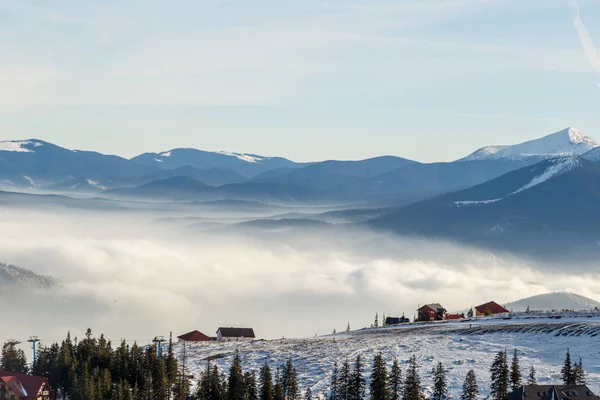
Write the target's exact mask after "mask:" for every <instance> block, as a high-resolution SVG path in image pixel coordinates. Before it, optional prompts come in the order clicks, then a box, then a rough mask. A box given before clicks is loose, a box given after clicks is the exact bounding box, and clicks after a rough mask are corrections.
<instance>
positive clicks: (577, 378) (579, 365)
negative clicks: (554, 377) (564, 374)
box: [573, 358, 585, 385]
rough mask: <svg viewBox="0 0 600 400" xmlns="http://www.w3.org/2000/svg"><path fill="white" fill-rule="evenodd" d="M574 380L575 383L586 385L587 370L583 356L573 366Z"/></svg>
mask: <svg viewBox="0 0 600 400" xmlns="http://www.w3.org/2000/svg"><path fill="white" fill-rule="evenodd" d="M573 380H574V382H575V385H585V370H584V369H583V361H582V360H581V358H580V359H579V362H576V363H575V365H574V366H573Z"/></svg>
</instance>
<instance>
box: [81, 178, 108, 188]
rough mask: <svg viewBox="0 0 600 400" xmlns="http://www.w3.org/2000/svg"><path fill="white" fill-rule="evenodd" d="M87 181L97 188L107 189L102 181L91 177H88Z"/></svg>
mask: <svg viewBox="0 0 600 400" xmlns="http://www.w3.org/2000/svg"><path fill="white" fill-rule="evenodd" d="M85 181H86V182H87V184H88V185H90V186H93V187H95V188H98V189H102V190H106V187H104V186H102V185H101V184H100V182H98V181H93V180H91V179H86V180H85Z"/></svg>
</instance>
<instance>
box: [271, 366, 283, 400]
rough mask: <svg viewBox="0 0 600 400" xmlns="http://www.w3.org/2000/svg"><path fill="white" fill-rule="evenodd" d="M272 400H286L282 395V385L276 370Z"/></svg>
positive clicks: (278, 372) (279, 374)
mask: <svg viewBox="0 0 600 400" xmlns="http://www.w3.org/2000/svg"><path fill="white" fill-rule="evenodd" d="M273 400H286V399H285V396H284V395H283V385H282V384H281V373H280V371H279V368H277V378H276V379H275V386H274V387H273Z"/></svg>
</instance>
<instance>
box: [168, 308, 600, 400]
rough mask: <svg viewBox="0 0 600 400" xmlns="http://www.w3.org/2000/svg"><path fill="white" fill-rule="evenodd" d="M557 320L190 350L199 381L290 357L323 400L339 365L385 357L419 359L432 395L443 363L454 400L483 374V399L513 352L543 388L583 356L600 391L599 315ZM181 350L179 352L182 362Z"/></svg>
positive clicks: (410, 328)
mask: <svg viewBox="0 0 600 400" xmlns="http://www.w3.org/2000/svg"><path fill="white" fill-rule="evenodd" d="M557 318H558V317H555V318H548V317H542V318H533V319H525V318H517V319H512V320H502V319H489V320H473V321H464V322H449V323H446V322H444V323H430V324H407V325H404V326H399V327H386V328H378V329H364V330H361V331H354V332H350V333H342V334H337V335H329V336H321V337H313V338H305V339H279V340H257V341H253V342H247V343H239V342H229V343H226V342H207V343H195V344H193V343H187V344H186V365H187V370H188V372H189V373H191V374H192V375H194V376H195V377H199V376H200V373H201V372H202V371H203V370H204V369H205V368H206V363H207V360H209V359H210V360H211V361H210V362H211V363H216V364H217V365H218V366H219V368H220V369H221V370H222V371H223V372H227V371H228V368H229V366H230V364H231V360H232V357H233V354H234V352H235V350H236V349H238V350H239V351H240V355H241V357H242V361H243V367H244V371H246V370H258V369H259V368H260V367H261V366H262V365H263V364H264V363H265V362H268V363H269V364H270V366H271V368H272V369H273V370H274V371H273V373H274V374H275V369H276V367H277V366H278V365H281V364H282V363H284V362H285V361H286V360H287V359H288V358H290V357H291V358H292V359H293V360H294V362H295V365H296V368H297V370H298V373H299V378H300V386H301V388H302V389H303V390H305V389H306V388H307V387H311V388H312V390H313V393H315V394H317V395H319V396H321V398H323V397H324V394H325V391H326V390H327V386H328V382H329V379H330V376H331V370H332V367H333V364H334V362H336V361H337V362H338V363H342V362H343V361H344V360H345V359H346V358H348V359H349V360H351V361H353V359H354V358H356V356H357V355H361V357H363V359H364V360H365V371H364V373H365V377H366V378H368V376H369V374H370V372H369V370H370V366H371V362H372V358H373V356H374V355H375V354H376V353H377V352H381V353H383V355H384V358H385V359H386V360H388V362H389V364H391V361H392V358H393V357H397V358H398V359H399V361H400V362H401V364H402V365H404V364H406V362H407V361H408V359H409V357H411V356H412V355H413V354H415V355H416V356H417V359H418V361H419V363H420V366H421V369H420V373H421V378H422V381H423V386H424V390H425V391H427V392H430V388H431V386H432V380H433V376H432V373H431V371H432V368H433V367H434V366H435V365H436V364H437V363H438V362H440V361H441V362H442V363H443V364H444V366H445V367H446V369H447V370H448V386H449V390H450V395H451V397H453V398H458V397H459V396H460V391H461V387H462V383H463V380H464V378H465V376H466V374H467V372H468V371H469V370H470V369H474V370H475V372H476V374H477V379H478V383H479V385H480V389H481V394H482V395H483V396H486V395H487V394H488V393H489V383H490V382H489V368H490V365H491V363H492V360H493V358H494V356H495V354H496V353H497V352H499V351H504V350H506V351H507V352H508V353H509V358H511V357H512V352H513V350H514V349H515V348H516V349H517V350H518V352H519V355H520V358H521V369H522V372H523V375H524V376H526V375H527V373H528V371H529V368H530V366H531V365H534V366H535V368H536V371H537V377H538V382H539V383H540V384H550V383H560V382H561V376H560V369H561V366H562V363H563V361H564V356H565V352H566V350H567V348H570V351H571V355H572V357H573V358H574V360H578V359H579V357H582V359H583V364H584V368H585V369H586V372H587V373H588V375H587V383H588V386H589V387H590V388H591V389H592V391H594V392H595V393H598V392H600V348H599V346H597V343H598V340H600V338H599V337H598V335H600V314H598V313H596V314H579V315H576V316H573V315H565V316H561V318H560V319H557ZM182 350H183V345H182V344H177V345H176V346H175V351H176V353H177V354H178V357H181V355H182Z"/></svg>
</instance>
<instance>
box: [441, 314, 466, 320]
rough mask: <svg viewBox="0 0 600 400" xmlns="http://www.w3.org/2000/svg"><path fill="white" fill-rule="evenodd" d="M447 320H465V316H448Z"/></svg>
mask: <svg viewBox="0 0 600 400" xmlns="http://www.w3.org/2000/svg"><path fill="white" fill-rule="evenodd" d="M444 318H445V319H447V320H459V319H465V314H458V313H457V314H446V315H445V316H444Z"/></svg>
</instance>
